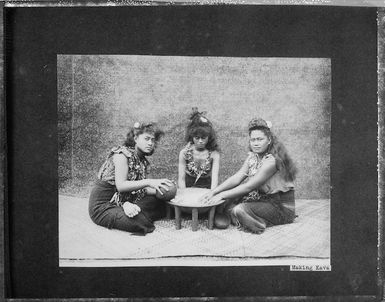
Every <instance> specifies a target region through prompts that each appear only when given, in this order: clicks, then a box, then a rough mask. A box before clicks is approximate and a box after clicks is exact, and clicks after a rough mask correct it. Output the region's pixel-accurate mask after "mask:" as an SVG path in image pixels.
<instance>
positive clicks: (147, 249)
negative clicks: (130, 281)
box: [59, 195, 330, 259]
mask: <svg viewBox="0 0 385 302" xmlns="http://www.w3.org/2000/svg"><path fill="white" fill-rule="evenodd" d="M87 202H88V201H87V199H84V198H76V197H68V196H62V195H61V196H60V198H59V257H60V259H147V258H150V259H153V258H162V257H180V256H185V257H191V256H205V257H207V256H208V257H223V258H232V257H233V258H239V257H241V258H242V257H245V258H248V257H312V258H329V256H330V222H329V220H330V201H329V200H297V201H296V212H297V214H298V217H297V219H296V220H295V222H294V223H292V224H288V225H281V226H274V227H270V228H268V229H267V230H266V231H265V232H264V233H263V234H261V235H256V234H251V233H246V232H243V231H239V230H238V229H236V227H234V226H230V227H229V228H227V229H225V230H219V229H214V230H209V229H208V228H207V220H205V219H200V221H199V226H198V230H197V231H196V232H192V231H191V220H190V219H188V218H184V219H183V220H182V229H180V230H176V228H175V223H174V220H161V221H157V222H155V226H156V229H155V231H154V232H153V233H151V234H147V235H146V236H135V235H131V234H129V233H126V232H122V231H118V230H108V229H106V228H103V227H100V226H97V225H95V224H94V223H93V222H92V221H91V220H90V218H89V216H88V204H87Z"/></svg>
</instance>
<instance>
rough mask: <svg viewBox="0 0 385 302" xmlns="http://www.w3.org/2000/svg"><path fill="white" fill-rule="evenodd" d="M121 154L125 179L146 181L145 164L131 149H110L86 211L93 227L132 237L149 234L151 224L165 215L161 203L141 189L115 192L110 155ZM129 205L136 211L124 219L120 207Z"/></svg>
mask: <svg viewBox="0 0 385 302" xmlns="http://www.w3.org/2000/svg"><path fill="white" fill-rule="evenodd" d="M115 154H123V155H124V156H125V157H126V159H127V165H128V172H127V180H129V181H136V180H142V179H145V178H146V174H147V169H148V166H149V163H148V161H147V160H146V159H145V158H144V157H142V158H140V157H139V156H138V154H137V153H136V151H135V150H134V149H132V148H127V147H125V146H120V147H116V148H113V149H112V150H111V152H110V153H109V154H108V156H107V159H106V161H105V162H104V163H103V165H102V167H101V168H100V170H99V173H98V178H97V180H96V181H95V185H94V187H93V188H92V190H91V194H90V199H89V206H88V211H89V215H90V218H91V219H92V221H93V222H95V223H96V224H97V225H100V226H103V227H106V228H109V229H118V230H122V231H126V232H131V233H134V234H140V235H145V234H147V233H151V232H152V231H153V230H154V229H155V226H154V224H153V222H154V221H155V220H157V219H160V218H162V217H164V216H165V213H166V212H165V210H166V209H165V204H164V202H163V201H161V200H159V199H157V198H156V196H154V195H146V191H145V189H144V188H143V189H139V190H135V191H131V192H119V191H118V190H117V188H116V184H115V164H114V161H113V156H114V155H115ZM125 202H130V203H133V204H136V205H137V206H138V207H139V208H140V212H139V213H138V214H137V215H135V216H134V217H128V216H127V215H126V213H125V211H124V209H123V204H124V203H125Z"/></svg>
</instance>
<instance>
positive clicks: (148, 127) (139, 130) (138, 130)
mask: <svg viewBox="0 0 385 302" xmlns="http://www.w3.org/2000/svg"><path fill="white" fill-rule="evenodd" d="M143 133H149V134H152V135H154V137H155V147H154V150H155V148H156V147H157V144H158V142H159V140H160V139H161V138H162V136H163V135H164V132H163V131H162V130H160V129H159V128H158V126H157V125H156V123H139V122H136V123H135V124H134V127H132V128H131V130H130V131H128V133H127V137H126V140H125V141H124V146H126V147H129V148H134V147H135V136H138V135H140V134H143Z"/></svg>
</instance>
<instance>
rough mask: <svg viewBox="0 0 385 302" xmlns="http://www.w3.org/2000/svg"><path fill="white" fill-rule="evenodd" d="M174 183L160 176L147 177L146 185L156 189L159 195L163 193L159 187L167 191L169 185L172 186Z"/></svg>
mask: <svg viewBox="0 0 385 302" xmlns="http://www.w3.org/2000/svg"><path fill="white" fill-rule="evenodd" d="M174 185H175V183H174V182H172V181H171V180H169V179H167V178H161V179H148V186H149V187H151V188H153V189H155V190H156V191H158V192H159V193H160V194H161V195H163V192H162V191H161V188H162V189H164V190H165V191H168V190H169V188H168V187H171V186H174Z"/></svg>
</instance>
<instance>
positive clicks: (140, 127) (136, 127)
mask: <svg viewBox="0 0 385 302" xmlns="http://www.w3.org/2000/svg"><path fill="white" fill-rule="evenodd" d="M150 126H153V123H139V122H135V123H134V128H135V129H142V128H145V127H150Z"/></svg>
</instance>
